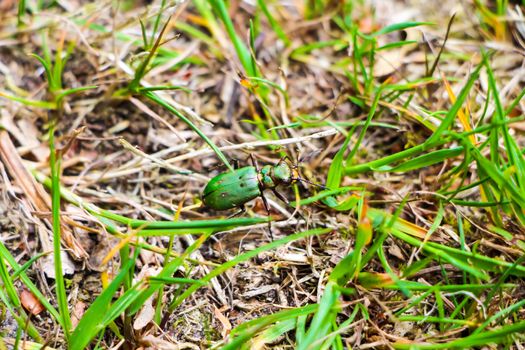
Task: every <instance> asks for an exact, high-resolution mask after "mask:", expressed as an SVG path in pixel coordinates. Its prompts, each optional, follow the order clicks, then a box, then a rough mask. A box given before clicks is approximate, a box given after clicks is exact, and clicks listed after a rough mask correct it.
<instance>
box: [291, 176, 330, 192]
mask: <svg viewBox="0 0 525 350" xmlns="http://www.w3.org/2000/svg"><path fill="white" fill-rule="evenodd" d="M292 180H297V181H301V182H306V183H307V184H309V185H313V186H317V187H319V188H322V189H323V190H329V188H328V187H326V186H325V185H320V184H316V183H315V182H312V181H310V180H306V179H303V178H300V177H296V178H293V179H292Z"/></svg>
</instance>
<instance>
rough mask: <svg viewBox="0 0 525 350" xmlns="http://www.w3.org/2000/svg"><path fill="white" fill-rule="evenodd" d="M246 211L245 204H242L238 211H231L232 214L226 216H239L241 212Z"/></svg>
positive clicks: (229, 217)
mask: <svg viewBox="0 0 525 350" xmlns="http://www.w3.org/2000/svg"><path fill="white" fill-rule="evenodd" d="M244 213H246V206H245V205H244V204H243V205H241V206H240V207H239V211H238V212H236V213H233V214H232V215H230V216H228V219H231V218H234V217H236V216H239V215H241V214H244Z"/></svg>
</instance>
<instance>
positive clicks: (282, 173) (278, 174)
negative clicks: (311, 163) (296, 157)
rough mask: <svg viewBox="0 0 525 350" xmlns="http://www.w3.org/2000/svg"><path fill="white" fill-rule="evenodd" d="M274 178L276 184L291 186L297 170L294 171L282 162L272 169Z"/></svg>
mask: <svg viewBox="0 0 525 350" xmlns="http://www.w3.org/2000/svg"><path fill="white" fill-rule="evenodd" d="M272 170H273V171H272V178H273V181H274V182H275V183H276V184H289V183H291V182H292V181H293V179H294V177H295V175H296V174H295V173H296V172H297V170H294V169H293V168H292V167H290V166H289V165H288V164H287V163H285V162H280V163H279V164H277V165H276V166H274V167H273V169H272Z"/></svg>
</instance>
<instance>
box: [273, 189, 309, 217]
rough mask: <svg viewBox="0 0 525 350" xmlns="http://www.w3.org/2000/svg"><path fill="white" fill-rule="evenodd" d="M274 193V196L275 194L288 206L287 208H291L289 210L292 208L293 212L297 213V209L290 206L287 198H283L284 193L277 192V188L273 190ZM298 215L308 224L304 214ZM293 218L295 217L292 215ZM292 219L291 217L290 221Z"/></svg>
mask: <svg viewBox="0 0 525 350" xmlns="http://www.w3.org/2000/svg"><path fill="white" fill-rule="evenodd" d="M272 192H273V194H275V196H276V197H277V198H279V199H280V200H282V201H283V202H284V203H285V204H286V206H287V207H289V208H291V209H292V210H294V212H295V211H296V209H297V208H294V207H292V206H291V205H290V201H289V200H288V199H287V198H286V197H285V196H283V194H282V193H280V192H279V191H277V190H276V189H275V188H272ZM297 215H299V217H300V218H301V219H303V220H304V222H307V221H306V218H305V217H304V216H303V214H301V213H300V212H299V211H297ZM292 217H293V215H292ZM292 217H290V219H291V218H292Z"/></svg>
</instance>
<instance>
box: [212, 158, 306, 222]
mask: <svg viewBox="0 0 525 350" xmlns="http://www.w3.org/2000/svg"><path fill="white" fill-rule="evenodd" d="M252 162H253V166H247V167H244V168H240V169H236V170H234V171H231V172H225V173H222V174H219V175H217V176H215V177H214V178H213V179H211V180H210V181H209V182H208V184H207V185H206V187H205V188H204V191H203V193H202V201H203V202H204V204H205V205H206V206H207V207H208V208H212V209H216V210H226V209H232V208H240V209H241V211H244V204H245V203H246V202H249V201H251V200H252V199H255V198H257V197H261V198H262V200H263V203H264V207H265V209H266V211H267V212H268V213H269V212H270V207H269V205H268V201H267V200H266V198H265V197H264V190H272V191H273V193H274V194H275V195H276V196H277V197H278V198H279V199H281V200H282V201H284V202H286V203H288V201H287V200H286V198H285V197H284V196H283V195H282V194H280V193H279V192H277V189H276V188H277V186H279V185H290V184H292V183H293V182H294V181H297V180H300V178H299V176H298V173H297V169H296V167H292V166H290V165H288V164H287V163H286V162H284V161H283V160H281V161H280V162H279V163H278V164H277V165H265V166H264V167H262V168H261V170H259V168H258V166H257V162H256V161H255V159H254V158H253V157H252Z"/></svg>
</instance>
